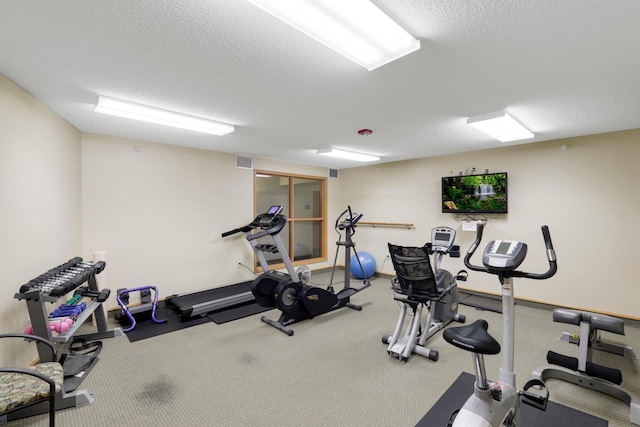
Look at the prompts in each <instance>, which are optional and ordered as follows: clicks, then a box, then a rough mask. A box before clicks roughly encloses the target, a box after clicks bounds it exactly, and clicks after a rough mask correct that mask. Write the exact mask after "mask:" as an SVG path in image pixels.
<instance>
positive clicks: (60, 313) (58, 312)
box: [51, 301, 87, 317]
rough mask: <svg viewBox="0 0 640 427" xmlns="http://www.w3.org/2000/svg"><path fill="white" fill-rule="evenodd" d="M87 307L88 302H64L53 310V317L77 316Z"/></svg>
mask: <svg viewBox="0 0 640 427" xmlns="http://www.w3.org/2000/svg"><path fill="white" fill-rule="evenodd" d="M85 308H87V303H86V302H84V301H82V302H81V303H80V304H77V305H66V304H63V305H61V306H59V307H58V308H56V309H55V310H53V311H52V312H51V317H64V316H77V315H78V314H80V313H82V312H83V311H84V309H85Z"/></svg>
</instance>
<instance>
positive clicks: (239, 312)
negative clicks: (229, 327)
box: [207, 302, 273, 325]
mask: <svg viewBox="0 0 640 427" xmlns="http://www.w3.org/2000/svg"><path fill="white" fill-rule="evenodd" d="M269 310H273V308H265V307H261V306H259V305H258V303H256V302H248V303H245V304H242V305H237V306H235V307H229V308H226V309H224V310H219V311H216V312H213V313H209V314H207V317H208V318H209V319H211V320H212V321H213V322H215V323H216V324H217V325H221V324H223V323H227V322H231V321H233V320H238V319H242V318H243V317H248V316H253V315H254V314H258V313H264V312H265V311H269Z"/></svg>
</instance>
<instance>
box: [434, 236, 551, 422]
mask: <svg viewBox="0 0 640 427" xmlns="http://www.w3.org/2000/svg"><path fill="white" fill-rule="evenodd" d="M482 229H483V225H482V224H478V228H477V234H476V240H475V241H474V242H473V244H472V245H471V247H470V248H469V251H468V252H467V255H466V256H465V258H464V264H465V265H466V266H467V268H469V269H471V270H474V271H481V272H484V273H489V274H494V275H496V276H498V279H499V280H500V283H501V285H502V323H503V328H504V329H503V338H502V345H503V347H504V348H503V349H502V367H501V368H500V381H499V382H489V381H488V380H487V377H486V374H485V365H484V358H483V356H484V355H485V354H498V353H500V344H499V343H498V342H497V341H496V340H495V339H494V338H493V337H492V336H491V335H489V333H488V332H487V329H488V327H489V325H488V323H487V321H486V320H483V319H479V320H477V321H475V322H474V323H472V324H470V325H467V326H459V327H453V328H449V329H447V330H446V331H444V333H443V337H444V339H445V340H446V341H447V342H448V343H450V344H452V345H454V346H456V347H458V348H460V349H462V350H466V351H470V352H472V353H473V362H474V367H475V375H476V380H475V384H474V391H473V394H472V395H471V396H470V397H469V399H467V401H466V402H465V404H464V406H463V407H462V408H461V409H459V410H458V411H456V412H455V413H454V414H452V416H451V420H450V421H449V426H453V427H462V426H464V427H499V426H508V427H511V426H518V425H520V413H519V409H520V403H521V402H522V403H525V404H528V405H531V406H533V407H534V408H537V409H540V410H543V411H544V410H545V409H546V407H547V402H548V400H549V392H548V390H547V389H546V386H545V384H544V382H543V381H542V380H540V379H532V380H529V382H527V383H526V384H525V386H524V388H523V389H522V390H516V374H515V371H514V366H513V359H514V354H513V352H514V321H515V318H514V312H513V311H514V307H515V302H514V292H513V278H514V277H524V278H527V279H535V280H544V279H548V278H550V277H551V276H553V275H554V274H555V273H556V271H557V263H556V254H555V251H554V250H553V244H552V243H551V235H550V234H549V228H548V227H547V226H546V225H544V226H542V235H543V237H544V242H545V245H546V248H547V251H546V252H547V260H548V261H549V269H548V270H547V271H546V272H544V273H540V274H537V273H527V272H524V271H518V270H516V268H518V267H519V266H520V264H521V263H522V261H524V259H525V257H526V255H527V244H526V243H523V242H518V241H513V240H493V241H491V242H489V244H488V245H487V247H486V248H485V250H484V253H483V254H482V263H483V264H484V266H476V265H472V264H471V262H470V259H471V256H472V255H473V254H474V252H475V251H476V249H477V248H478V245H479V244H480V241H481V240H482ZM532 387H536V388H540V389H541V390H543V391H542V392H539V393H533V392H529V391H528V390H529V389H530V388H532ZM545 392H546V393H545ZM543 393H544V394H545V395H543Z"/></svg>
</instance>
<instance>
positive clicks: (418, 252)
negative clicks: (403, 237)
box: [388, 243, 439, 300]
mask: <svg viewBox="0 0 640 427" xmlns="http://www.w3.org/2000/svg"><path fill="white" fill-rule="evenodd" d="M388 246H389V253H390V254H391V262H392V263H393V268H394V270H395V271H396V278H397V285H398V286H399V288H396V289H395V290H396V291H397V292H399V293H401V294H405V295H407V296H408V297H409V299H415V300H426V299H434V297H436V296H437V295H439V291H438V286H437V284H436V278H435V276H434V274H433V269H432V268H431V262H430V261H429V252H428V249H427V247H426V246H425V247H416V246H398V245H393V244H391V243H388Z"/></svg>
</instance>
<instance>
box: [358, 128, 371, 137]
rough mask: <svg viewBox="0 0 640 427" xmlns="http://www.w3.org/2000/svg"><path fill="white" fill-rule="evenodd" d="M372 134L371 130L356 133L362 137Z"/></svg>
mask: <svg viewBox="0 0 640 427" xmlns="http://www.w3.org/2000/svg"><path fill="white" fill-rule="evenodd" d="M372 133H373V131H372V130H371V129H360V130H359V131H358V134H360V135H364V136H369V135H371V134H372Z"/></svg>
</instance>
